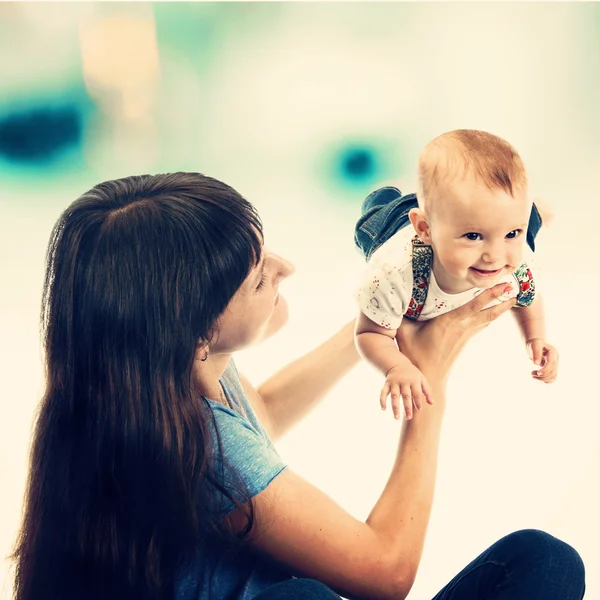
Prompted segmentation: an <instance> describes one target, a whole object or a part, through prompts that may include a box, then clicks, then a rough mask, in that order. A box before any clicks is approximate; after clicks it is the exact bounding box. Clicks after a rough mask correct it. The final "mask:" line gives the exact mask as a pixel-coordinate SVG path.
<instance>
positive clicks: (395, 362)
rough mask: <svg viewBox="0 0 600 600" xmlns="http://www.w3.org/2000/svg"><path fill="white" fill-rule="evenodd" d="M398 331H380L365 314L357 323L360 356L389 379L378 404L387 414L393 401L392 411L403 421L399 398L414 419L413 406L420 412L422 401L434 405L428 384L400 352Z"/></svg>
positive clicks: (380, 328)
mask: <svg viewBox="0 0 600 600" xmlns="http://www.w3.org/2000/svg"><path fill="white" fill-rule="evenodd" d="M396 333H397V329H386V328H385V327H380V326H379V325H377V324H376V323H374V322H373V321H371V319H369V318H368V317H366V316H365V315H364V314H363V313H362V312H361V313H359V317H358V319H357V320H356V331H355V336H356V347H357V348H358V351H359V353H360V355H361V356H362V357H363V358H365V359H366V360H367V361H368V362H370V363H371V364H373V365H375V366H376V367H377V368H378V369H379V370H380V371H381V372H382V373H383V374H384V375H385V377H386V380H385V384H384V386H383V388H382V390H381V395H380V398H379V402H380V404H381V408H382V409H383V410H385V408H386V404H387V397H388V395H391V397H392V410H393V412H394V417H395V418H396V419H399V418H400V397H402V401H403V404H404V414H405V416H406V418H407V419H411V418H412V405H413V403H414V405H415V407H416V408H417V410H420V409H421V406H422V405H423V398H425V400H426V401H427V403H428V404H433V401H432V400H431V392H430V388H429V384H428V383H427V380H426V379H425V377H424V376H423V374H422V373H421V371H419V369H417V367H415V366H414V365H413V364H412V362H411V361H410V360H409V359H408V358H407V357H406V356H404V354H402V352H400V350H399V349H398V346H397V344H396V339H395V338H396Z"/></svg>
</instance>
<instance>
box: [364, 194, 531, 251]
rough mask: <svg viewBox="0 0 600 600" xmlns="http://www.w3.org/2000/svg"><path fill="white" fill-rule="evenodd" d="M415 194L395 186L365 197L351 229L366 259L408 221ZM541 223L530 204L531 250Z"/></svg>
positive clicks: (415, 198)
mask: <svg viewBox="0 0 600 600" xmlns="http://www.w3.org/2000/svg"><path fill="white" fill-rule="evenodd" d="M417 206H418V203H417V197H416V195H415V194H406V196H403V195H402V192H401V191H400V190H399V189H398V188H395V187H391V186H388V187H383V188H380V189H378V190H375V191H374V192H372V193H371V194H369V195H368V196H367V198H366V199H365V201H364V202H363V204H362V208H361V215H360V218H359V219H358V222H357V223H356V227H355V229H354V243H355V244H356V246H357V248H358V249H359V250H360V252H361V253H362V255H363V256H364V257H365V258H366V259H367V260H369V259H370V258H371V255H372V254H373V252H375V250H377V248H379V246H381V245H382V244H383V243H385V242H387V240H389V239H390V238H391V237H392V236H393V235H394V234H395V233H396V232H397V231H398V230H400V229H402V228H403V227H406V225H408V223H409V222H410V220H409V218H408V213H409V212H410V210H411V209H412V208H417ZM541 226H542V217H541V216H540V213H539V212H538V209H537V207H536V206H535V204H534V205H533V206H532V207H531V214H530V215H529V225H528V227H527V244H529V247H530V248H531V250H532V251H533V250H535V236H536V235H537V234H538V231H539V230H540V227H541Z"/></svg>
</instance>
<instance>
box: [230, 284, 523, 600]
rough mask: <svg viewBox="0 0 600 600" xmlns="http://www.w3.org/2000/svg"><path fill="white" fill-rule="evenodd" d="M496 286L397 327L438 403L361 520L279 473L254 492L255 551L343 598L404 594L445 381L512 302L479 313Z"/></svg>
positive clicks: (409, 433)
mask: <svg viewBox="0 0 600 600" xmlns="http://www.w3.org/2000/svg"><path fill="white" fill-rule="evenodd" d="M503 291H504V290H503V286H496V287H495V288H492V290H487V291H485V292H483V293H482V294H481V295H479V296H478V297H477V298H475V299H474V300H473V301H472V302H470V303H469V304H467V305H465V306H463V307H461V308H459V309H457V310H455V311H452V312H450V313H446V314H445V315H442V316H440V317H437V318H436V319H433V320H432V321H429V322H427V323H425V324H424V325H420V324H414V323H406V324H404V325H403V326H402V327H401V328H400V331H399V338H398V339H399V343H400V346H401V349H402V351H403V352H404V353H405V354H406V355H407V356H408V357H409V359H410V360H412V362H413V363H414V364H415V365H416V366H417V367H418V368H419V369H421V370H422V372H423V373H424V374H425V375H426V376H427V378H428V379H429V382H430V384H431V386H432V388H433V392H434V394H435V395H436V403H435V405H434V406H430V407H427V408H426V410H422V411H420V412H419V413H418V414H416V415H415V417H414V418H413V419H412V420H411V421H409V422H405V423H404V428H403V433H402V437H401V440H400V443H399V445H398V450H397V455H396V460H395V463H394V466H393V468H392V472H391V474H390V477H389V479H388V482H387V484H386V486H385V489H384V490H383V492H382V494H381V496H380V497H379V499H378V500H377V502H376V503H375V506H374V507H373V509H372V511H371V513H370V515H369V517H368V519H367V520H366V522H364V523H363V522H361V521H359V520H357V519H355V518H354V517H352V516H351V515H350V514H349V513H347V512H346V511H345V510H343V509H342V508H341V507H339V506H338V505H337V504H336V503H335V502H334V501H333V500H331V499H330V498H329V497H328V496H327V495H326V494H324V493H322V492H321V491H319V490H318V489H317V488H315V487H314V486H312V485H311V484H310V483H308V482H307V481H305V480H304V479H302V478H301V477H300V476H298V475H297V474H295V473H294V472H292V471H291V470H290V469H286V470H285V471H284V472H283V473H281V474H280V475H279V476H277V477H276V478H275V479H274V480H273V481H272V482H271V484H270V485H269V486H268V487H267V488H266V489H265V490H264V491H262V492H261V493H259V494H258V495H256V496H255V497H254V498H253V504H254V509H255V523H254V527H253V530H252V534H251V535H252V543H253V545H254V547H255V548H256V550H257V551H259V552H261V553H264V554H266V555H267V556H268V557H269V558H270V559H272V560H275V561H276V562H278V563H281V564H283V565H284V566H285V567H286V568H288V569H289V570H290V571H291V572H292V573H294V574H298V575H305V576H309V577H314V578H316V579H319V580H321V581H323V582H324V583H326V584H328V585H329V586H331V587H333V588H334V589H335V590H337V591H338V592H339V593H340V594H342V595H344V596H346V597H349V598H370V599H376V598H382V599H388V598H389V599H392V598H393V599H394V600H400V599H402V598H405V597H406V595H407V594H408V592H409V591H410V588H411V586H412V584H413V581H414V578H415V576H416V572H417V567H418V565H419V562H420V559H421V553H422V550H423V545H424V541H425V533H426V531H427V526H428V523H429V516H430V512H431V505H432V502H433V492H434V484H435V477H436V470H437V455H438V448H439V439H440V431H441V424H442V418H443V414H444V409H445V396H444V391H445V382H446V379H447V376H448V373H449V371H450V368H451V366H452V364H453V362H454V360H455V358H456V356H457V355H458V354H459V352H460V350H461V349H462V347H463V346H464V344H465V343H466V341H467V340H468V339H469V338H470V337H472V335H473V334H474V333H475V332H476V331H477V330H479V329H481V328H482V327H484V326H486V325H487V324H488V323H490V322H491V321H493V320H494V319H496V318H497V317H498V316H499V315H500V314H502V313H503V312H505V311H506V310H508V309H509V308H511V307H512V306H513V305H514V300H510V301H507V302H503V303H502V304H500V305H498V306H494V307H492V308H489V309H486V310H482V309H483V307H485V306H486V305H487V304H488V303H489V302H490V301H491V300H492V299H493V298H494V297H496V298H497V297H499V296H500V295H501V294H502V293H503ZM241 513H243V508H241V509H237V510H236V511H234V512H233V513H232V514H231V516H230V519H231V520H232V522H233V524H234V525H236V524H237V522H238V521H237V520H238V519H240V523H241V522H242V521H243V519H241Z"/></svg>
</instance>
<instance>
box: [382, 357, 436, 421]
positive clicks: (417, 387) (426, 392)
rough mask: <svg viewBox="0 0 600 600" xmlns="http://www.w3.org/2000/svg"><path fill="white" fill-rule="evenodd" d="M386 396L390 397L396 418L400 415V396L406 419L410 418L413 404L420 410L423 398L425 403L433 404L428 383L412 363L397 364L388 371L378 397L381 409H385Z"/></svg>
mask: <svg viewBox="0 0 600 600" xmlns="http://www.w3.org/2000/svg"><path fill="white" fill-rule="evenodd" d="M388 396H391V397H392V410H393V411H394V418H396V419H399V418H400V416H401V415H400V398H402V402H403V404H404V415H405V416H406V420H407V421H408V420H410V419H412V416H413V404H414V405H415V408H416V409H417V410H421V407H422V406H423V401H424V400H425V401H427V404H433V399H432V397H431V388H430V387H429V383H428V382H427V379H425V376H424V375H423V373H421V371H419V369H417V367H415V366H414V365H413V364H408V365H398V366H395V367H392V368H391V369H390V370H389V371H388V374H387V377H386V379H385V384H384V385H383V388H382V390H381V395H380V397H379V403H380V404H381V408H382V410H385V409H386V406H387V398H388Z"/></svg>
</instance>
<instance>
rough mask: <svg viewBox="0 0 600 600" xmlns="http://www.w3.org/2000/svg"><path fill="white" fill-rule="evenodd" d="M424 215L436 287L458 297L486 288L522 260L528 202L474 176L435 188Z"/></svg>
mask: <svg viewBox="0 0 600 600" xmlns="http://www.w3.org/2000/svg"><path fill="white" fill-rule="evenodd" d="M435 193H436V197H435V200H434V204H433V206H432V211H431V214H430V215H429V224H430V235H431V244H432V246H433V249H434V257H435V258H434V272H435V275H436V279H437V281H438V284H439V285H440V287H441V288H442V289H443V290H444V291H445V292H448V293H459V292H462V291H465V290H467V289H469V288H472V287H477V288H490V287H492V286H494V285H495V284H496V283H498V281H499V280H500V278H501V277H502V276H504V275H506V274H507V273H512V272H513V271H515V270H516V269H517V268H518V267H519V266H520V265H521V263H522V262H523V250H524V245H525V242H526V235H527V225H528V222H529V214H530V212H531V202H530V201H529V200H528V199H527V193H526V191H523V192H521V193H517V194H516V195H515V197H514V198H513V197H512V196H510V195H509V194H507V193H506V192H504V191H503V190H500V189H494V190H491V189H489V188H488V187H487V186H485V185H484V184H483V183H480V182H478V181H477V180H475V179H474V178H468V179H463V180H461V181H456V182H454V183H452V184H449V185H445V186H443V187H442V186H440V187H439V188H438V190H437V191H436V192H435Z"/></svg>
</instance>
